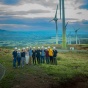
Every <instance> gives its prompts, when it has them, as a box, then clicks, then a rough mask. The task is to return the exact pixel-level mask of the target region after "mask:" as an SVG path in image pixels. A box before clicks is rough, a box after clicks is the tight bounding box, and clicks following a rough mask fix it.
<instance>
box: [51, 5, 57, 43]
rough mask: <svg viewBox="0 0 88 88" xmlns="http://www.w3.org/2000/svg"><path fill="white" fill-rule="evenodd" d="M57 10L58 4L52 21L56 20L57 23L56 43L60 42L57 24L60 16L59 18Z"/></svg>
mask: <svg viewBox="0 0 88 88" xmlns="http://www.w3.org/2000/svg"><path fill="white" fill-rule="evenodd" d="M57 10H58V5H57V8H56V13H55V17H54V18H53V19H52V20H51V21H55V24H56V44H58V26H57V21H58V18H57ZM51 21H50V22H51Z"/></svg>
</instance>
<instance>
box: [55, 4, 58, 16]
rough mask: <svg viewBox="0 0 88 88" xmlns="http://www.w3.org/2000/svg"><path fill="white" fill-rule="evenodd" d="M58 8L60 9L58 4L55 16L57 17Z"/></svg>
mask: <svg viewBox="0 0 88 88" xmlns="http://www.w3.org/2000/svg"><path fill="white" fill-rule="evenodd" d="M57 10H58V5H57V8H56V13H55V18H57Z"/></svg>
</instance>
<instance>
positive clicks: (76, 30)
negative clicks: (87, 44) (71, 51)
mask: <svg viewBox="0 0 88 88" xmlns="http://www.w3.org/2000/svg"><path fill="white" fill-rule="evenodd" d="M73 28H74V27H73ZM79 29H80V28H78V29H75V28H74V30H75V37H76V44H77V40H78V38H77V32H78V30H79Z"/></svg>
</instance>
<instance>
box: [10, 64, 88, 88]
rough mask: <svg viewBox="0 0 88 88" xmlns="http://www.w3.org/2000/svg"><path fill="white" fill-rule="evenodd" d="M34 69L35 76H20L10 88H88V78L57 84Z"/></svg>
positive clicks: (80, 77) (43, 73)
mask: <svg viewBox="0 0 88 88" xmlns="http://www.w3.org/2000/svg"><path fill="white" fill-rule="evenodd" d="M32 69H36V72H35V74H31V73H30V74H27V75H24V76H20V77H19V78H17V79H15V80H14V83H15V84H13V86H12V87H11V88H88V77H86V76H77V77H74V78H72V79H69V80H68V81H66V82H58V81H56V80H53V79H52V77H50V76H49V75H47V74H46V73H45V72H44V71H43V70H42V69H40V68H38V67H37V66H36V67H32Z"/></svg>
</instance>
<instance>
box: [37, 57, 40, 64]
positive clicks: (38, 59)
mask: <svg viewBox="0 0 88 88" xmlns="http://www.w3.org/2000/svg"><path fill="white" fill-rule="evenodd" d="M37 63H38V64H40V56H38V57H37Z"/></svg>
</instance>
